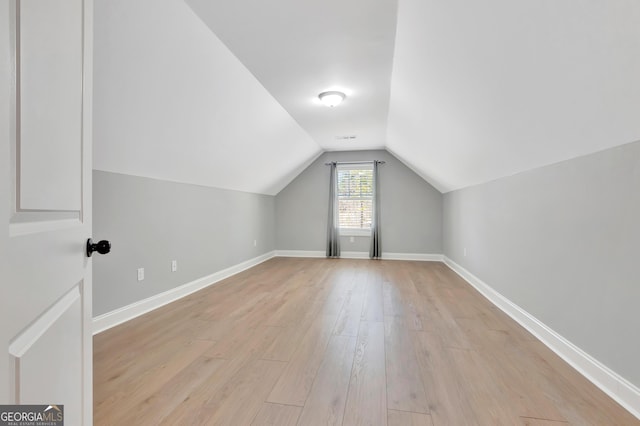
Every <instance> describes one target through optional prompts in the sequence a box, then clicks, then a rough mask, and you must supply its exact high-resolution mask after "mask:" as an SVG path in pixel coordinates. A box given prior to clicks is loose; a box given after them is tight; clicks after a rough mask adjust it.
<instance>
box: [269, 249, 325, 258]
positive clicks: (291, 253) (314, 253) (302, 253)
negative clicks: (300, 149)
mask: <svg viewBox="0 0 640 426" xmlns="http://www.w3.org/2000/svg"><path fill="white" fill-rule="evenodd" d="M276 257H327V255H326V252H324V251H319V250H276Z"/></svg>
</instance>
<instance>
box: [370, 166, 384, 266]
mask: <svg viewBox="0 0 640 426" xmlns="http://www.w3.org/2000/svg"><path fill="white" fill-rule="evenodd" d="M379 188H380V185H378V162H377V161H374V162H373V216H372V218H371V247H370V248H369V257H370V258H371V259H380V257H382V249H381V248H380V189H379Z"/></svg>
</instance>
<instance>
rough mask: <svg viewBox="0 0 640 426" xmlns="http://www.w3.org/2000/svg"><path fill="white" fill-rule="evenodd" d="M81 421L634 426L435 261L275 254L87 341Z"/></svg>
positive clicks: (630, 418)
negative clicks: (87, 402)
mask: <svg viewBox="0 0 640 426" xmlns="http://www.w3.org/2000/svg"><path fill="white" fill-rule="evenodd" d="M94 370H95V374H94V387H95V392H94V398H95V403H94V410H95V412H94V419H95V424H97V425H156V424H167V425H196V424H225V425H234V426H238V425H277V426H286V425H305V426H306V425H341V424H342V425H393V426H395V425H398V426H400V425H402V426H404V425H435V426H439V425H456V426H458V425H548V426H552V425H566V424H572V425H637V424H640V421H638V420H637V419H635V417H633V416H631V415H630V414H629V413H628V412H626V411H625V410H624V409H622V408H621V407H620V406H619V405H617V404H616V403H615V402H613V401H612V400H611V399H610V398H608V397H607V396H606V395H605V394H604V393H602V392H601V391H600V390H598V389H597V388H596V387H595V386H593V385H592V384H590V383H589V382H588V381H587V380H586V379H584V378H583V377H582V376H580V375H579V374H578V373H577V372H575V371H574V370H573V369H571V368H570V367H569V366H568V365H567V364H565V363H564V362H563V361H562V360H561V359H559V358H558V357H557V356H556V355H555V354H554V353H552V352H551V351H550V350H549V349H547V348H546V347H545V346H544V345H542V344H541V343H540V342H538V341H536V339H535V338H534V337H533V336H532V335H530V334H529V333H528V332H526V331H525V330H524V329H522V328H521V327H520V326H519V325H518V324H516V323H515V322H513V321H512V320H510V319H509V318H508V317H507V316H506V315H505V314H503V313H502V312H501V311H499V310H498V309H497V308H495V307H494V306H493V305H491V304H490V303H489V302H488V301H486V300H485V299H484V298H483V297H482V296H480V295H479V294H478V293H477V292H476V291H475V290H473V289H472V288H471V287H470V286H469V285H468V284H466V283H465V282H464V281H463V280H462V279H460V278H459V277H458V276H457V275H455V274H454V273H453V272H451V271H450V270H449V269H448V268H447V267H446V266H445V265H443V264H441V263H435V262H402V261H370V260H344V259H340V260H329V259H290V258H275V259H272V260H269V261H268V262H265V263H263V264H261V265H258V266H257V267H255V268H253V269H251V270H249V271H245V272H243V273H240V274H238V275H236V276H234V277H232V278H230V279H228V280H225V281H223V282H221V283H218V284H216V285H214V286H212V287H209V288H207V289H205V290H202V291H200V292H198V293H194V294H193V295H191V296H189V297H187V298H185V299H182V300H180V301H178V302H175V303H172V304H170V305H167V306H165V307H163V308H161V309H159V310H156V311H154V312H152V313H149V314H147V315H144V316H142V317H140V318H137V319H135V320H133V321H130V322H128V323H126V324H124V325H121V326H119V327H116V328H113V329H111V330H108V331H105V332H103V333H101V334H99V335H97V336H95V338H94Z"/></svg>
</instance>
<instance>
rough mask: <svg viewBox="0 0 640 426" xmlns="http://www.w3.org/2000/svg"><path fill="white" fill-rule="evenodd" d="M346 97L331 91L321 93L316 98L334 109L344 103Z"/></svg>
mask: <svg viewBox="0 0 640 426" xmlns="http://www.w3.org/2000/svg"><path fill="white" fill-rule="evenodd" d="M345 97H346V95H345V94H344V93H342V92H338V91H335V90H332V91H330V92H322V93H320V94H319V95H318V98H319V99H320V100H321V101H322V103H323V104H325V105H326V106H328V107H334V106H337V105H339V104H340V102H342V101H344V98H345Z"/></svg>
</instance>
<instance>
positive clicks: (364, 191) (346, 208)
mask: <svg viewBox="0 0 640 426" xmlns="http://www.w3.org/2000/svg"><path fill="white" fill-rule="evenodd" d="M337 172H338V192H337V195H338V212H339V224H340V228H341V229H361V230H369V229H371V218H372V215H373V167H372V166H370V165H365V166H339V167H338V170H337Z"/></svg>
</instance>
